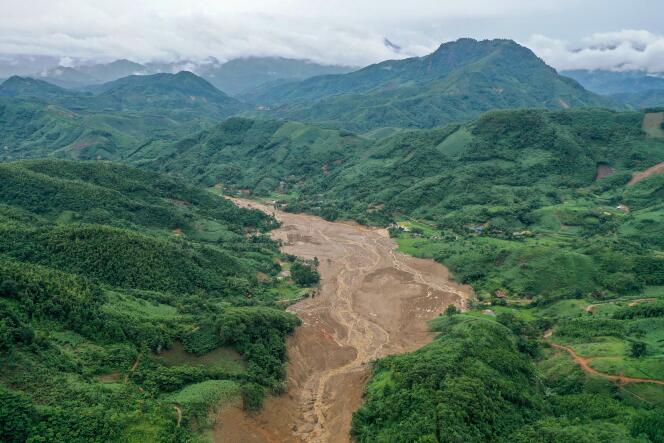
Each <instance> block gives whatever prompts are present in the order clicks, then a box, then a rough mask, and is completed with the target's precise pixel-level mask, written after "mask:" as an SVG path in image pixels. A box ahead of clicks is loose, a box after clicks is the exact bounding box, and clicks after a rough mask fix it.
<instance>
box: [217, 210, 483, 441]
mask: <svg viewBox="0 0 664 443" xmlns="http://www.w3.org/2000/svg"><path fill="white" fill-rule="evenodd" d="M236 203H237V204H238V205H241V206H250V207H253V208H257V209H261V210H263V211H265V212H268V213H271V214H274V215H275V216H276V218H277V219H278V220H279V221H281V222H282V226H281V228H279V229H277V230H276V231H274V232H273V237H274V238H275V239H280V240H282V242H283V245H284V246H283V248H282V250H283V251H284V252H286V253H289V254H293V255H297V256H300V257H303V258H308V259H310V258H313V257H318V259H319V261H320V267H319V271H320V273H321V280H322V281H321V291H320V293H319V295H317V296H316V297H314V298H308V299H304V300H302V301H300V302H298V303H297V304H295V305H293V306H291V307H290V308H289V309H290V310H291V311H292V312H294V313H295V314H297V315H298V316H299V317H300V318H301V319H302V326H301V327H299V328H298V329H297V330H296V332H295V333H294V334H293V336H292V337H289V339H288V341H287V347H288V357H289V362H288V385H287V392H286V393H285V394H283V395H281V396H277V397H271V398H268V399H267V400H266V403H265V406H264V408H263V410H262V411H260V412H259V413H257V414H251V415H247V414H245V413H244V412H243V411H242V410H240V409H239V408H228V409H225V410H224V411H222V412H221V413H220V415H219V417H218V420H217V424H216V426H215V429H214V437H215V441H216V442H231V443H239V442H242V443H245V442H246V443H254V442H256V443H258V442H334V443H337V442H347V441H349V440H350V435H349V430H350V423H351V417H352V414H353V412H354V411H355V410H356V409H357V408H358V407H359V406H360V404H361V400H362V391H363V387H364V384H365V382H366V380H367V378H368V376H369V372H370V363H371V361H372V360H375V359H377V358H380V357H383V356H386V355H388V354H395V353H403V352H410V351H413V350H415V349H417V348H419V347H421V346H423V345H425V344H426V343H428V342H429V341H431V339H432V338H433V334H432V333H431V332H429V330H428V329H427V321H429V320H431V319H433V318H435V317H437V316H438V315H439V314H440V313H442V312H443V311H444V310H445V308H446V307H447V306H448V305H449V304H456V305H457V306H463V305H464V303H465V301H466V300H467V299H468V298H469V296H470V294H471V289H470V288H469V287H467V286H463V285H460V284H458V283H455V282H453V281H452V280H451V278H450V276H449V273H448V271H447V269H445V268H444V267H443V266H441V265H440V264H437V263H435V262H433V261H430V260H422V259H417V258H413V257H409V256H406V255H403V254H399V253H397V252H395V248H396V245H395V243H394V242H393V241H392V240H391V239H390V237H389V235H388V233H387V231H386V230H385V229H375V228H369V227H365V226H360V225H356V224H351V223H341V222H327V221H325V220H322V219H320V218H318V217H313V216H309V215H303V214H290V213H286V212H280V211H275V210H274V209H272V208H271V207H267V206H262V205H259V204H257V203H254V202H249V201H243V200H236Z"/></svg>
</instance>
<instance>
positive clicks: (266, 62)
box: [197, 57, 353, 95]
mask: <svg viewBox="0 0 664 443" xmlns="http://www.w3.org/2000/svg"><path fill="white" fill-rule="evenodd" d="M351 70H353V68H350V67H347V66H336V65H321V64H318V63H314V62H312V61H309V60H299V59H289V58H282V57H247V58H238V59H233V60H229V61H228V62H226V63H223V64H208V65H200V66H199V67H198V69H197V72H198V73H199V74H200V75H201V76H202V77H203V78H205V79H206V80H208V81H209V82H210V83H212V84H213V85H214V86H216V87H217V88H219V89H221V90H222V91H225V92H227V93H229V94H231V95H237V94H242V93H250V92H251V91H252V90H253V89H254V88H256V87H258V86H261V85H263V84H265V83H271V82H276V81H297V80H305V79H307V78H310V77H314V76H317V75H327V74H343V73H347V72H350V71H351Z"/></svg>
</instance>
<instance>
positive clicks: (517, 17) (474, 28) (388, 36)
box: [0, 0, 664, 74]
mask: <svg viewBox="0 0 664 443" xmlns="http://www.w3.org/2000/svg"><path fill="white" fill-rule="evenodd" d="M0 3H2V7H1V10H2V14H0V54H15V55H16V54H28V55H39V56H51V57H55V58H56V59H58V58H61V57H70V58H71V59H74V60H72V61H71V63H68V64H74V63H82V62H85V61H111V60H113V59H118V58H129V59H132V60H134V61H137V62H150V61H157V62H158V61H164V62H174V61H175V62H181V63H186V62H188V61H193V62H196V63H201V62H204V61H206V60H210V59H211V58H215V59H217V60H219V61H221V62H223V61H226V60H229V59H232V58H237V57H246V56H250V55H255V56H283V57H294V58H308V59H311V60H314V61H318V62H322V63H330V64H332V63H334V64H346V65H353V66H361V65H366V64H369V63H374V62H377V61H381V60H385V59H390V58H404V57H410V56H416V55H424V54H426V53H429V52H431V51H432V50H434V49H435V48H437V47H438V45H440V43H442V42H445V41H450V40H454V39H457V38H460V37H474V38H498V37H500V38H513V39H515V40H517V41H520V42H525V44H526V45H527V46H529V47H531V48H532V49H533V50H535V52H536V53H537V54H539V55H540V56H541V57H542V58H544V59H545V60H546V61H547V62H549V63H550V64H552V65H553V66H554V67H556V68H562V69H569V68H577V67H584V68H594V67H602V68H614V67H621V68H622V69H625V68H626V67H638V68H644V69H650V70H662V71H664V67H663V66H662V64H663V63H664V57H662V39H663V37H662V35H661V33H662V32H664V29H662V25H661V20H660V17H661V16H662V15H664V1H662V0H639V1H638V2H629V1H627V0H584V1H583V2H579V1H578V0H538V1H532V0H501V1H500V2H498V1H495V0H464V1H452V0H409V1H407V2H404V1H403V0H333V1H331V0H187V1H185V0H141V1H136V0H114V1H112V2H110V1H108V0H57V1H54V0H0ZM622 27H624V28H626V29H628V30H625V31H619V32H603V31H606V30H612V29H621V28H622ZM648 27H650V28H652V29H653V30H658V32H660V34H657V33H652V32H648V31H645V30H638V29H642V28H646V29H647V28H648ZM630 28H634V29H637V30H629V29H630ZM533 34H537V35H533ZM531 35H533V36H532V37H531ZM584 35H588V36H586V37H584ZM574 39H576V40H574ZM385 42H390V43H392V44H385ZM397 48H400V49H397ZM64 61H65V62H67V59H65V60H64ZM1 73H2V70H1V66H0V74H1Z"/></svg>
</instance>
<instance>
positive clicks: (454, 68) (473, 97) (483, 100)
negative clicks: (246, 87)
mask: <svg viewBox="0 0 664 443" xmlns="http://www.w3.org/2000/svg"><path fill="white" fill-rule="evenodd" d="M242 98H244V99H246V100H250V101H251V102H252V103H256V104H259V105H269V106H270V107H271V108H272V111H268V112H266V111H261V112H260V113H256V114H257V115H261V116H262V115H265V114H267V115H270V116H277V117H282V116H285V117H287V118H291V119H295V120H301V121H308V122H320V123H324V124H326V125H331V126H335V127H343V128H345V129H349V130H353V131H367V130H372V129H375V128H381V127H401V128H404V127H405V128H431V127H435V126H438V125H441V124H445V123H453V122H461V121H467V120H470V119H472V118H475V117H477V116H478V115H479V114H481V113H482V112H486V111H489V110H491V109H501V108H502V109H505V108H524V107H532V108H549V109H564V108H568V107H579V106H611V105H612V102H611V101H610V100H608V99H604V98H602V97H600V96H597V95H595V94H592V93H590V92H588V91H586V90H585V89H583V88H582V87H581V85H579V84H578V83H576V81H574V80H572V79H569V78H566V77H562V76H560V75H558V74H557V73H556V71H555V70H554V69H552V68H550V67H549V66H547V65H546V64H545V63H544V62H543V61H542V60H540V59H539V58H537V56H535V54H533V53H532V52H531V51H530V50H529V49H526V48H524V47H523V46H520V45H518V44H516V43H515V42H513V41H511V40H484V41H475V40H472V39H460V40H458V41H455V42H449V43H445V44H443V45H441V46H440V48H438V50H436V51H435V52H433V53H432V54H429V55H427V56H425V57H415V58H409V59H405V60H389V61H385V62H382V63H378V64H375V65H371V66H367V67H366V68H363V69H360V70H358V71H354V72H351V73H349V74H341V75H326V76H320V77H313V78H310V79H307V80H304V81H301V82H294V83H287V84H276V85H274V86H273V87H266V88H264V90H263V91H259V93H254V94H250V95H247V96H244V97H242Z"/></svg>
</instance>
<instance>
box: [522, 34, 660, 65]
mask: <svg viewBox="0 0 664 443" xmlns="http://www.w3.org/2000/svg"><path fill="white" fill-rule="evenodd" d="M526 45H527V46H528V47H530V48H531V49H532V50H533V51H534V52H535V53H536V54H537V55H539V56H540V57H541V58H542V59H543V60H544V61H546V62H547V63H548V64H550V65H552V66H555V67H556V68H557V69H559V70H565V69H610V70H619V71H627V70H644V71H649V72H651V73H658V72H664V35H658V34H654V33H651V32H649V31H645V30H634V29H627V30H622V31H617V32H603V33H594V34H592V35H590V36H588V37H584V38H582V39H581V40H580V41H579V42H578V43H573V42H569V41H566V40H559V39H553V38H549V37H546V36H543V35H534V36H532V37H531V38H530V40H529V41H528V42H526Z"/></svg>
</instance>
